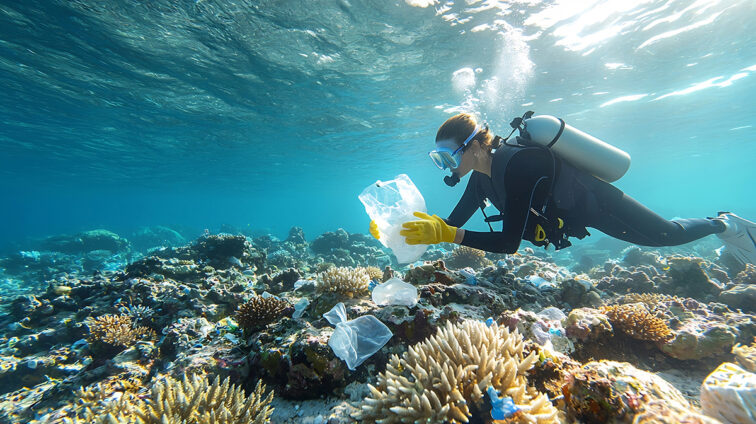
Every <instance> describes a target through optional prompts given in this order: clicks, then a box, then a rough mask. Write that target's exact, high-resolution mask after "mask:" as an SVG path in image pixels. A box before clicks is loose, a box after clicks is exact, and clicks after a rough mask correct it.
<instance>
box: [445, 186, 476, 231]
mask: <svg viewBox="0 0 756 424" xmlns="http://www.w3.org/2000/svg"><path fill="white" fill-rule="evenodd" d="M477 183H478V182H477V176H476V175H475V174H473V175H471V176H470V179H469V180H468V181H467V187H466V188H465V192H464V194H462V198H461V199H459V202H457V206H455V207H454V210H453V211H452V213H451V214H450V215H449V217H448V218H446V219H445V220H444V222H446V224H447V225H451V226H452V227H457V228H459V227H461V226H463V225H465V223H466V222H467V221H469V220H470V217H472V216H473V214H474V213H475V211H476V210H477V209H478V204H479V203H480V199H479V198H478V190H477V187H476V184H477ZM457 237H460V235H459V231H458V232H457ZM460 241H461V239H460ZM454 242H455V243H457V240H456V238H455V240H454Z"/></svg>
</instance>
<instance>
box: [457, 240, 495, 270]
mask: <svg viewBox="0 0 756 424" xmlns="http://www.w3.org/2000/svg"><path fill="white" fill-rule="evenodd" d="M489 263H490V261H489V260H488V259H486V252H484V251H482V250H478V249H474V248H472V247H468V246H459V247H457V248H456V249H454V250H453V251H452V252H451V255H450V256H449V259H447V261H446V265H448V266H450V267H452V268H466V267H471V268H475V269H477V268H482V267H484V266H486V265H488V264H489Z"/></svg>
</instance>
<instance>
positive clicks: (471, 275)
mask: <svg viewBox="0 0 756 424" xmlns="http://www.w3.org/2000/svg"><path fill="white" fill-rule="evenodd" d="M457 272H459V273H460V274H461V275H462V276H463V277H465V284H468V285H470V286H477V285H478V279H477V278H476V277H475V270H474V269H472V268H470V267H467V268H462V269H460V270H458V271H457Z"/></svg>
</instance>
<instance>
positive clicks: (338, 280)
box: [315, 267, 370, 298]
mask: <svg viewBox="0 0 756 424" xmlns="http://www.w3.org/2000/svg"><path fill="white" fill-rule="evenodd" d="M369 283H370V276H369V275H368V272H367V271H366V270H365V268H347V267H338V268H330V269H329V270H327V271H325V272H321V273H320V274H318V282H317V284H316V285H315V291H316V292H317V293H318V294H323V293H329V292H333V293H338V294H341V295H344V296H346V297H349V298H352V297H357V296H361V295H364V294H367V293H368V291H369V290H368V284H369Z"/></svg>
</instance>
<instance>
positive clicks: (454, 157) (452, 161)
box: [428, 125, 481, 170]
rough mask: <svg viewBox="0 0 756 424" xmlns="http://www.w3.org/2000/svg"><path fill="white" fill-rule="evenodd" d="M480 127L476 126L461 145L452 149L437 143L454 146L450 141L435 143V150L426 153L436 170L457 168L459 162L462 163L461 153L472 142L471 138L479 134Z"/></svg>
mask: <svg viewBox="0 0 756 424" xmlns="http://www.w3.org/2000/svg"><path fill="white" fill-rule="evenodd" d="M480 129H481V128H480V126H479V125H476V126H475V129H474V130H473V132H472V134H470V136H469V137H467V139H466V140H465V141H463V142H462V145H461V146H459V147H457V148H456V149H454V148H453V147H447V146H444V145H439V143H442V144H450V145H452V146H453V145H455V144H456V143H454V142H453V141H451V140H444V141H440V142H439V141H437V142H436V149H435V150H433V151H431V152H428V156H430V158H431V160H432V161H433V163H435V164H436V166H437V167H438V169H442V170H443V169H446V168H451V169H454V168H457V167H459V164H460V162H461V161H462V153H463V151H464V149H465V147H467V145H468V144H470V141H472V139H473V138H475V136H476V135H478V133H479V132H480Z"/></svg>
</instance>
